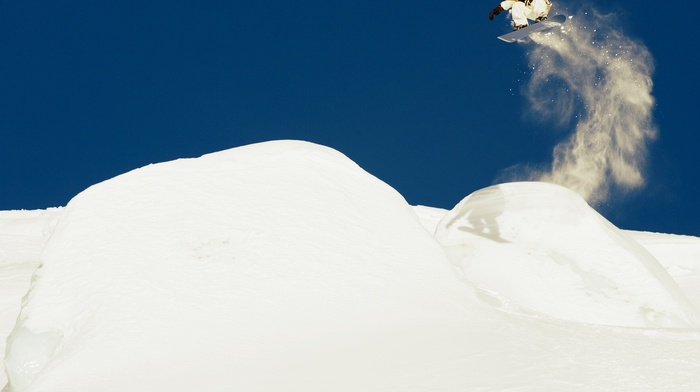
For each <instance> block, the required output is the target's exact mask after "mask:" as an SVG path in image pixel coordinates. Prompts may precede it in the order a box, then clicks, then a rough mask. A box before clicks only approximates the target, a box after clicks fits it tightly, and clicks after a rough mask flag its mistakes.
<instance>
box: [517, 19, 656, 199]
mask: <svg viewBox="0 0 700 392" xmlns="http://www.w3.org/2000/svg"><path fill="white" fill-rule="evenodd" d="M617 25H618V23H616V21H615V18H614V16H612V15H603V14H601V13H599V12H597V11H595V10H592V11H588V12H586V13H583V14H580V13H579V14H578V15H576V16H573V17H570V18H569V20H568V21H567V23H565V24H564V25H563V26H562V28H561V31H559V30H557V31H553V32H552V33H550V34H535V35H533V36H532V40H533V41H534V43H535V44H536V45H529V48H528V49H529V50H528V53H527V56H528V60H529V63H530V66H531V69H532V78H531V80H530V81H529V83H528V85H527V86H526V88H525V91H524V95H525V96H526V97H527V99H528V101H529V104H530V106H531V111H532V114H533V115H536V116H537V117H539V118H541V119H547V120H548V121H559V122H560V125H566V123H572V124H575V127H574V130H573V131H572V133H571V135H569V137H568V138H567V139H566V140H564V141H562V142H561V143H559V144H558V145H557V146H556V147H555V148H554V151H553V159H552V163H551V167H549V168H548V169H546V170H541V171H535V172H532V173H530V175H529V177H530V179H532V180H539V181H546V182H551V183H555V184H559V185H563V186H565V187H567V188H569V189H572V190H574V191H576V192H577V193H578V194H580V195H581V196H582V197H584V198H585V199H586V200H587V201H588V202H589V203H592V204H596V203H599V202H602V201H605V199H606V197H607V196H608V194H609V191H610V190H611V189H612V188H613V187H615V188H618V189H623V190H632V189H638V188H640V187H642V186H643V185H644V166H645V161H646V157H647V152H648V150H647V146H648V143H649V142H650V141H651V140H653V139H654V137H655V136H656V132H657V131H656V128H655V126H654V124H653V120H652V108H653V105H654V98H653V96H652V95H651V90H652V80H651V74H652V71H653V59H652V56H651V54H650V53H649V51H648V50H647V48H646V47H645V46H644V45H643V44H641V43H639V42H635V41H634V40H632V39H631V38H629V37H627V36H625V34H623V32H622V31H620V30H619V29H618V28H617V27H616V26H617Z"/></svg>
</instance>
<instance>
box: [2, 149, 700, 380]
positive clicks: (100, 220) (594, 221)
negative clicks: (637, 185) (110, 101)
mask: <svg viewBox="0 0 700 392" xmlns="http://www.w3.org/2000/svg"><path fill="white" fill-rule="evenodd" d="M0 235H1V236H0V248H1V251H2V252H4V253H2V254H5V255H14V256H12V257H13V260H15V261H21V262H12V263H5V261H7V260H5V259H0V277H1V278H2V279H3V286H2V288H3V291H2V293H3V297H2V298H3V299H7V300H8V301H9V302H7V304H6V303H5V302H3V304H4V305H3V308H2V313H1V315H2V320H0V321H2V323H3V325H6V326H7V328H6V330H5V331H4V336H7V335H8V334H9V333H10V328H12V326H13V325H14V330H13V331H12V334H11V335H10V337H9V339H8V346H9V350H8V352H7V354H8V355H7V356H6V358H5V365H6V371H7V372H8V374H9V375H10V379H11V383H10V384H8V385H7V386H6V387H5V389H4V390H3V391H7V392H19V391H32V392H38V391H51V392H61V391H71V392H75V391H77V392H92V391H96V390H99V391H125V390H128V391H149V392H150V391H155V390H169V391H191V390H206V391H230V390H256V391H279V390H285V391H309V390H334V391H363V392H367V391H378V392H379V391H382V392H383V391H408V392H412V391H416V392H418V391H421V392H423V391H426V390H443V391H454V392H457V391H460V392H463V391H471V390H474V391H476V390H490V391H500V390H503V391H507V390H514V389H515V390H531V391H542V390H576V391H604V390H611V389H612V390H634V391H640V390H648V391H659V390H673V391H676V390H692V389H693V388H695V387H696V386H697V385H699V384H700V373H699V372H697V369H698V364H700V329H698V325H697V312H696V310H695V309H694V308H693V305H692V304H691V301H696V303H697V301H698V299H700V295H696V294H698V293H697V292H696V291H694V290H693V289H692V288H694V287H698V286H700V258H698V255H700V239H699V238H694V237H682V236H671V235H664V234H652V233H638V232H629V231H621V230H619V229H617V228H616V227H614V226H613V225H612V224H610V223H609V222H608V221H607V220H605V218H603V217H602V216H600V215H599V214H597V213H596V212H595V211H593V210H592V209H591V208H590V207H588V205H587V204H586V203H585V202H583V201H582V200H581V199H580V198H579V197H578V196H576V195H575V194H573V193H572V192H570V191H568V190H566V189H565V188H561V187H558V186H553V185H548V184H542V183H513V184H502V185H499V186H495V187H490V188H486V189H483V190H480V191H477V192H474V193H473V194H472V195H470V196H468V197H467V198H465V199H464V200H463V201H462V202H460V203H459V204H458V205H457V206H456V207H455V208H454V209H453V210H451V211H446V210H443V209H439V208H433V207H427V206H416V207H411V206H409V205H408V204H407V203H406V201H405V200H404V199H403V197H402V196H401V195H400V194H399V193H398V192H396V191H395V190H394V189H392V188H391V187H390V186H388V185H387V184H385V183H383V182H381V181H380V180H378V179H377V178H375V177H373V176H372V175H370V174H369V173H367V172H365V171H364V170H362V169H361V168H360V167H359V166H357V165H356V164H355V163H354V162H352V161H351V160H349V159H348V158H347V157H345V156H344V155H343V154H341V153H339V152H337V151H335V150H332V149H329V148H326V147H323V146H318V145H314V144H311V143H305V142H295V141H280V142H269V143H261V144H256V145H251V146H245V147H240V148H235V149H231V150H227V151H222V152H219V153H214V154H209V155H205V156H203V157H200V158H196V159H181V160H177V161H172V162H166V163H162V164H156V165H150V166H147V167H144V168H141V169H138V170H134V171H132V172H130V173H126V174H124V175H121V176H118V177H115V178H113V179H111V180H108V181H105V182H103V183H100V184H97V185H94V186H93V187H90V188H89V189H87V190H86V191H84V192H82V193H81V194H79V195H78V196H76V197H75V198H74V199H73V200H71V202H70V203H69V204H68V206H66V207H64V208H62V209H55V210H47V211H21V212H0ZM11 238H14V239H15V240H10V239H11ZM17 238H23V240H21V241H16V239H17ZM47 239H48V240H47ZM8 260H9V259H8ZM657 260H658V261H657ZM37 261H39V262H40V263H41V268H39V269H38V270H36V272H35V273H34V274H33V279H32V283H31V288H29V279H30V276H31V275H32V271H34V269H35V267H36V266H37ZM18 266H22V267H21V268H19V269H17V268H15V267H18ZM5 280H7V281H8V282H11V285H5V284H4V281H5ZM676 283H678V284H676ZM10 286H12V287H14V289H13V290H5V287H10ZM28 289H29V293H28V295H27V297H26V301H25V303H24V305H23V307H22V311H21V314H19V317H18V313H19V302H20V300H21V298H22V296H24V295H25V293H27V290H28ZM687 297H690V301H689V300H688V298H687ZM10 303H12V304H14V305H12V306H11V305H10ZM13 306H14V307H13ZM523 315H525V316H526V317H522V316H523ZM533 315H535V316H536V317H532V316H533ZM16 320H17V321H18V322H17V324H16V325H15V321H16ZM608 326H616V327H608ZM619 326H624V327H634V328H631V329H629V328H619ZM621 374H624V375H625V377H621V376H620V375H621ZM3 384H4V380H0V386H2V385H3Z"/></svg>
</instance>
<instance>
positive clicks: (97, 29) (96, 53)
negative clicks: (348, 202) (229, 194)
mask: <svg viewBox="0 0 700 392" xmlns="http://www.w3.org/2000/svg"><path fill="white" fill-rule="evenodd" d="M497 4H498V1H495V0H492V1H481V2H469V1H454V0H446V1H441V2H438V3H434V2H426V1H412V0H408V1H403V2H386V1H352V2H333V1H325V2H324V1H307V0H300V1H296V2H283V1H277V0H261V1H246V2H241V1H219V0H217V1H201V2H191V1H161V0H153V1H148V2H143V1H139V2H136V1H130V0H126V1H120V2H94V1H73V2H69V3H68V4H66V3H60V2H55V1H46V0H28V1H3V2H0V136H1V139H0V210H10V209H40V208H47V207H54V206H64V205H66V204H67V203H68V201H69V200H70V199H71V198H72V197H73V196H75V195H76V194H78V193H79V192H81V191H82V190H84V189H85V188H87V187H88V186H90V185H92V184H95V183H97V182H100V181H103V180H106V179H109V178H111V177H114V176H116V175H118V174H121V173H124V172H127V171H129V170H132V169H135V168H138V167H141V166H144V165H147V164H150V163H156V162H162V161H167V160H172V159H176V158H183V157H196V156H199V155H202V154H205V153H208V152H214V151H219V150H223V149H227V148H231V147H237V146H241V145H245V144H250V143H253V142H260V141H267V140H274V139H301V140H308V141H312V142H316V143H320V144H324V145H327V146H330V147H333V148H335V149H338V150H340V151H341V152H343V153H345V154H346V155H348V157H350V158H351V159H353V160H354V161H355V162H357V163H358V164H359V165H360V166H362V167H363V168H364V169H365V170H367V171H369V172H370V173H372V174H374V175H375V176H377V177H379V178H380V179H382V180H384V181H385V182H387V183H388V184H389V185H391V186H393V187H394V188H396V189H397V190H398V191H399V192H401V193H402V194H403V196H404V197H405V198H406V199H407V200H408V202H409V203H411V204H414V205H415V204H421V205H428V206H434V207H441V208H448V209H449V208H452V207H453V206H454V205H455V204H456V203H458V202H459V201H460V200H461V199H462V198H463V197H464V196H466V195H468V194H469V193H471V192H473V191H475V190H478V189H480V188H483V187H486V186H489V185H491V184H493V183H494V181H495V179H496V178H497V177H498V176H499V173H501V172H502V171H503V170H504V169H506V168H508V167H511V166H513V165H517V164H541V163H547V162H550V161H551V159H552V148H553V147H554V145H556V144H557V143H558V142H559V141H561V140H562V138H564V137H565V134H562V133H561V131H557V130H555V127H554V126H552V127H551V129H550V128H549V127H548V126H547V125H546V124H540V123H534V122H533V121H531V119H530V120H528V118H527V116H526V114H527V113H526V111H527V110H528V105H527V102H525V99H524V98H523V96H522V95H521V88H522V87H523V85H524V84H526V83H527V80H528V75H529V73H530V70H529V69H528V66H527V64H528V63H527V58H526V54H525V51H526V50H527V48H526V47H525V46H524V45H518V44H506V43H503V42H501V41H498V40H497V39H496V36H497V35H500V34H502V33H504V32H506V31H507V30H508V29H509V26H508V21H507V19H508V18H507V17H506V16H504V15H501V16H499V17H497V19H496V20H494V21H489V20H488V18H487V15H488V13H489V11H490V10H491V9H492V8H493V7H494V6H496V5H497ZM630 6H634V7H630ZM586 7H589V8H590V7H595V8H597V9H598V10H600V11H603V12H615V13H617V14H618V16H619V19H618V20H617V22H615V23H618V24H619V28H620V29H621V30H622V31H623V32H624V33H625V34H627V35H628V36H630V37H632V38H633V39H635V40H637V41H640V42H642V43H643V44H644V45H646V46H647V47H648V49H649V51H650V52H651V54H652V56H653V57H654V61H655V72H654V73H653V75H652V78H653V81H654V88H653V91H652V94H653V95H654V98H655V99H656V106H655V109H654V113H653V114H654V121H655V122H656V125H657V127H658V129H659V137H658V138H657V140H656V141H655V142H653V143H652V144H651V145H650V146H649V149H650V150H649V151H650V154H649V158H648V168H647V172H646V176H647V181H648V185H647V186H646V188H644V189H642V190H640V191H636V192H633V193H629V194H624V195H623V194H613V195H611V197H610V199H609V200H608V201H607V202H606V203H604V204H603V205H601V206H599V208H598V209H599V211H600V212H601V213H602V214H603V215H605V216H606V217H607V218H608V219H610V220H611V221H612V222H613V223H615V224H616V225H618V226H620V227H621V228H625V229H636V230H648V231H657V232H665V233H678V234H690V235H699V236H700V223H699V222H700V209H699V208H698V202H697V195H696V194H697V192H698V189H699V188H700V185H699V184H698V179H699V177H700V175H699V174H698V172H697V171H698V168H700V157H699V156H698V153H697V149H698V141H699V140H700V137H699V136H698V132H700V116H698V109H697V107H698V104H697V102H698V100H697V96H698V92H699V91H700V76H699V75H700V73H698V72H697V67H698V65H699V64H698V62H697V60H696V59H695V56H696V55H697V53H698V49H699V45H698V44H697V42H693V41H690V42H685V41H684V38H683V37H684V36H688V35H690V33H691V32H694V30H696V29H697V24H694V23H692V22H690V21H685V22H681V21H679V20H677V19H675V18H674V17H673V16H672V15H670V14H669V15H665V16H663V17H660V15H658V14H657V13H653V14H652V13H650V12H649V10H657V9H659V4H658V2H652V1H650V0H641V1H634V2H631V1H620V0H611V1H598V2H592V3H583V2H581V1H579V0H576V1H556V0H555V11H554V13H566V12H567V10H568V9H570V8H571V9H573V8H576V9H581V8H586ZM684 12H685V11H684ZM674 20H676V23H673V21H674ZM660 21H664V22H668V23H667V24H664V25H662V24H661V23H660ZM578 23H585V21H582V20H581V19H580V18H579V20H578Z"/></svg>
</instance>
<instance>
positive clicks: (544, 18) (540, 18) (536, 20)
mask: <svg viewBox="0 0 700 392" xmlns="http://www.w3.org/2000/svg"><path fill="white" fill-rule="evenodd" d="M543 20H547V16H540V17H539V18H537V19H535V23H538V22H542V21H543Z"/></svg>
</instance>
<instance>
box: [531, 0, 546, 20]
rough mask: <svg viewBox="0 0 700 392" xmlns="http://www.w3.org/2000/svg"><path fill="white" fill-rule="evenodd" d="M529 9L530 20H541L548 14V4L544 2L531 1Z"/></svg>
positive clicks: (539, 0)
mask: <svg viewBox="0 0 700 392" xmlns="http://www.w3.org/2000/svg"><path fill="white" fill-rule="evenodd" d="M530 9H531V11H530V12H531V14H532V17H531V19H535V20H537V19H540V20H541V19H542V18H546V17H547V14H548V13H549V2H547V1H545V0H532V3H531V4H530Z"/></svg>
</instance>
